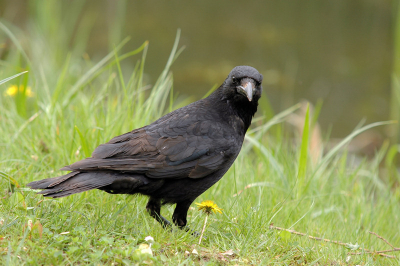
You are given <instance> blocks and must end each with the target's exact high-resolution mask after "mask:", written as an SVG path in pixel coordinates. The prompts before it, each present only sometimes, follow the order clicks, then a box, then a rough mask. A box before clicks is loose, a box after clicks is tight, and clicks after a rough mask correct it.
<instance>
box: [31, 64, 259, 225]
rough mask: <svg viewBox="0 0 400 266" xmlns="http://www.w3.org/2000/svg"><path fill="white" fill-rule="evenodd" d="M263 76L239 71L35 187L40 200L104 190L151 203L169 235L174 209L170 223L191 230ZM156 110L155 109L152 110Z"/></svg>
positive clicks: (238, 140)
mask: <svg viewBox="0 0 400 266" xmlns="http://www.w3.org/2000/svg"><path fill="white" fill-rule="evenodd" d="M262 79H263V77H262V75H261V74H260V73H259V72H258V71H257V70H256V69H255V68H253V67H250V66H237V67H235V68H234V69H233V70H232V71H231V72H230V73H229V75H228V77H227V79H226V80H225V82H224V83H223V84H222V85H221V86H220V87H219V88H218V89H217V90H215V91H214V92H213V93H212V94H211V95H210V96H208V97H207V98H204V99H202V100H199V101H197V102H194V103H191V104H189V105H187V106H185V107H182V108H179V109H177V110H175V111H173V112H171V113H169V114H167V115H165V116H163V117H161V118H160V119H158V120H157V121H155V122H154V123H152V124H150V125H148V126H145V127H142V128H138V129H135V130H133V131H131V132H128V133H126V134H123V135H121V136H117V137H115V138H113V139H112V140H110V141H109V142H107V143H105V144H102V145H100V146H98V147H97V148H96V149H95V150H94V152H93V154H92V157H90V158H86V159H84V160H81V161H78V162H76V163H74V164H71V165H68V166H65V167H64V168H62V169H61V170H64V171H71V172H70V173H68V174H66V175H63V176H59V177H53V178H48V179H43V180H39V181H34V182H31V183H29V184H28V186H29V187H31V188H33V189H43V191H41V192H39V194H43V195H44V196H45V197H52V198H60V197H65V196H69V195H71V194H75V193H79V192H83V191H87V190H91V189H95V188H96V189H100V190H104V191H106V192H108V193H112V194H142V195H146V196H149V197H150V198H149V201H148V203H147V206H146V209H147V211H148V212H149V213H150V215H151V216H152V217H154V218H155V219H156V220H157V221H158V222H159V223H161V225H163V226H164V227H166V226H169V225H170V222H169V221H168V220H167V219H165V218H164V217H163V216H161V214H160V209H161V205H163V204H175V203H176V208H175V211H174V214H173V216H172V221H173V222H174V224H175V225H177V226H179V227H180V228H185V227H186V222H187V221H186V217H187V211H188V209H189V206H190V204H191V203H192V202H193V201H194V200H195V199H196V198H197V197H198V196H199V195H201V194H202V193H203V192H205V191H206V190H207V189H209V188H210V187H211V186H212V185H214V184H215V183H216V182H217V181H218V180H220V179H221V177H222V176H223V175H224V174H225V173H226V171H228V169H229V167H230V166H231V165H232V163H233V162H234V161H235V159H236V157H237V156H238V154H239V152H240V149H241V147H242V144H243V140H244V135H245V133H246V131H247V129H248V128H249V126H250V124H251V119H252V117H253V116H254V114H255V112H256V111H257V105H258V99H259V98H260V97H261V91H262V88H261V82H262ZM154 108H156V106H155V107H154Z"/></svg>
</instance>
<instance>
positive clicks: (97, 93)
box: [0, 23, 400, 265]
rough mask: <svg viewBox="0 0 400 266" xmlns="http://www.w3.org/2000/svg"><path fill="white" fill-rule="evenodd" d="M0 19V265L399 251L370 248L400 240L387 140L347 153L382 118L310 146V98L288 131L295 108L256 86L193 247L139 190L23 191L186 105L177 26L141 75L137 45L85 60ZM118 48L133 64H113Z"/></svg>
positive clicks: (237, 261) (349, 259)
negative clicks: (164, 54) (297, 124)
mask: <svg viewBox="0 0 400 266" xmlns="http://www.w3.org/2000/svg"><path fill="white" fill-rule="evenodd" d="M0 28H1V29H2V31H3V32H5V34H6V35H7V37H8V38H9V39H10V41H11V44H10V45H9V48H8V50H7V55H6V56H4V57H3V59H2V60H1V61H0V63H1V71H0V73H1V76H0V80H2V81H1V83H2V84H1V85H0V149H1V152H0V177H1V179H0V180H1V183H0V184H1V185H0V193H1V201H0V264H1V265H24V264H28V265H69V264H80V265H82V264H93V265H102V264H106V265H132V264H152V265H192V264H195V265H197V264H202V265H203V264H208V265H218V264H223V265H225V264H227V265H267V264H277V265H285V264H286V265H348V264H350V265H357V264H360V265H392V264H394V265H398V264H399V262H400V260H399V258H400V257H399V254H400V253H399V252H385V253H383V255H382V253H381V254H378V253H376V252H372V251H382V250H389V249H395V247H400V233H399V232H400V188H399V186H398V184H399V181H400V179H399V174H398V170H397V169H396V166H395V162H396V155H397V154H398V152H399V146H398V145H393V144H390V143H389V141H386V142H384V144H383V145H382V147H381V148H380V149H379V150H377V151H376V153H375V154H374V155H373V156H372V157H369V158H367V157H364V156H359V155H355V154H352V153H350V152H349V151H348V148H347V145H348V144H349V143H350V141H351V140H352V139H353V138H354V137H356V136H357V135H358V134H360V133H362V132H366V131H368V130H370V129H371V128H373V127H379V126H385V125H387V124H388V123H391V122H378V123H374V124H369V125H363V124H362V123H360V124H359V125H354V127H355V130H354V131H353V132H349V135H348V137H347V138H344V139H343V140H341V141H340V142H338V143H337V145H336V146H334V147H330V148H328V147H324V143H327V142H328V140H329V136H325V135H324V134H323V135H322V137H321V138H320V139H317V141H319V145H317V150H318V149H319V151H320V152H318V151H317V152H315V150H312V149H311V148H310V147H311V144H312V143H313V141H315V140H316V139H315V136H314V135H313V132H315V131H314V130H315V128H316V126H317V121H318V110H319V107H320V106H317V107H316V109H315V110H314V112H309V111H305V112H304V113H305V116H304V117H305V119H304V120H305V121H303V124H304V125H305V126H304V131H303V134H302V135H300V134H297V133H294V132H293V128H292V127H291V126H289V125H288V123H287V122H286V121H287V120H288V119H289V118H290V117H293V116H291V115H293V113H295V112H298V111H299V108H300V105H295V106H293V107H292V108H290V109H288V110H284V111H283V112H280V113H273V112H272V111H271V108H270V106H269V104H268V88H267V87H265V88H264V95H263V100H262V101H261V103H260V110H259V112H258V114H257V116H256V117H255V119H254V120H253V125H252V127H251V128H250V130H249V131H248V133H247V137H246V141H245V143H244V146H243V148H242V152H241V153H240V155H239V157H238V158H237V160H236V162H235V163H234V165H233V166H232V168H231V169H230V170H229V171H228V173H227V174H226V175H225V176H224V177H223V178H222V179H221V180H220V181H219V182H218V183H217V184H216V185H214V186H213V187H212V188H211V189H209V190H208V191H207V192H206V193H204V194H203V195H201V196H200V197H199V198H198V199H197V200H196V202H198V203H200V202H202V201H205V200H212V201H214V202H215V203H216V204H217V205H218V206H219V207H220V208H221V209H222V213H216V214H213V215H210V216H209V218H208V222H207V226H206V229H205V232H204V235H205V238H204V239H203V240H202V242H201V244H198V241H199V238H198V237H194V236H192V235H191V234H190V233H189V232H185V231H181V230H179V229H177V228H173V230H172V231H169V230H164V229H163V228H162V227H161V226H160V225H159V224H158V223H157V222H156V221H155V220H154V219H153V218H151V217H150V216H149V215H148V214H147V213H146V211H145V205H146V198H145V197H143V196H129V195H110V194H107V193H104V192H102V191H97V190H96V191H88V192H84V193H82V194H77V195H73V196H70V197H66V198H61V199H47V198H43V197H42V196H41V195H36V193H35V191H32V190H30V189H27V188H26V187H25V185H26V184H27V183H29V182H31V181H33V180H39V179H43V178H48V177H52V176H55V175H59V174H60V172H58V169H60V168H61V167H63V166H65V165H67V164H70V163H73V162H75V161H77V160H80V159H83V158H85V157H88V156H90V154H91V152H92V151H93V150H94V148H95V147H96V146H98V145H99V144H101V143H104V142H106V141H108V140H109V139H111V138H112V137H113V136H116V135H119V134H122V133H125V132H128V131H130V130H132V129H135V128H138V127H141V126H144V125H146V124H148V123H151V122H152V121H154V120H156V119H157V118H159V117H160V116H162V115H163V114H166V113H168V112H169V111H171V110H174V109H176V108H179V107H181V106H184V105H186V104H187V103H189V102H191V101H192V100H193V99H188V98H185V97H181V96H179V95H176V93H175V94H174V91H173V76H172V73H171V72H170V67H171V65H172V64H173V61H174V60H176V59H177V56H178V55H179V53H180V52H182V50H180V49H179V32H178V35H177V37H176V41H175V44H174V46H173V48H172V52H171V56H170V58H169V59H168V60H167V62H165V63H164V64H165V68H164V70H163V72H162V73H160V75H159V78H158V80H157V82H155V83H154V84H146V83H145V81H144V73H145V58H146V53H147V47H148V43H147V42H145V40H143V45H142V46H140V47H138V49H137V50H134V51H130V52H123V49H122V47H123V46H124V44H125V43H126V42H128V41H129V40H128V39H126V40H124V41H123V42H122V43H121V44H119V45H117V46H115V47H114V48H113V49H110V52H109V54H108V55H106V56H105V57H104V58H100V59H98V60H97V59H91V58H90V57H89V56H87V55H85V54H84V56H82V53H80V50H79V49H80V48H79V47H78V48H79V49H78V48H76V47H75V49H71V48H69V47H68V45H64V46H63V45H56V44H62V43H63V40H57V42H55V41H54V40H51V39H50V40H47V39H46V38H45V37H44V36H40V35H39V34H35V33H32V34H31V35H28V36H25V39H23V40H22V39H20V37H19V35H16V33H15V29H14V28H13V27H12V26H11V25H5V24H3V23H0ZM52 41H54V42H52ZM27 42H28V43H30V45H28V46H26V43H27ZM25 47H28V48H25ZM131 57H133V58H136V59H137V64H136V65H135V66H130V67H127V66H125V65H124V60H125V59H126V58H131ZM178 60H179V59H178ZM160 64H161V62H160ZM232 67H233V66H232ZM25 71H27V72H25ZM18 73H20V75H19V76H18V77H14V78H13V79H11V80H8V81H7V80H5V79H7V78H9V77H12V76H13V75H16V74H18ZM227 74H228V73H227ZM216 82H222V81H216ZM210 89H211V88H210ZM322 108H323V106H322ZM306 110H307V109H306ZM322 149H324V152H321V150H322ZM173 207H174V206H168V207H166V208H164V209H163V214H164V216H166V217H168V218H170V217H171V215H172V211H173ZM204 220H205V214H204V213H202V212H201V211H199V210H198V209H197V206H196V205H195V204H193V205H192V208H191V209H190V210H189V216H188V223H189V225H190V226H191V228H193V229H195V230H197V231H201V229H202V227H203V223H204ZM282 229H287V230H290V231H286V230H282ZM370 232H373V233H375V234H373V233H370ZM301 234H305V235H301ZM376 234H377V235H376ZM147 236H151V237H152V238H153V239H154V241H146V240H145V238H146V237H147ZM379 236H380V237H379ZM318 238H323V239H327V240H326V241H321V240H320V239H318ZM382 238H383V239H382ZM385 240H386V241H388V242H389V243H390V244H388V243H386V242H385ZM150 244H151V245H150ZM390 245H393V247H391V246H390ZM150 250H151V252H150ZM150 253H151V254H150Z"/></svg>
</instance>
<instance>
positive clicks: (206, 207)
mask: <svg viewBox="0 0 400 266" xmlns="http://www.w3.org/2000/svg"><path fill="white" fill-rule="evenodd" d="M196 205H197V206H199V211H203V212H204V213H205V214H207V216H206V218H205V219H204V225H203V230H201V234H200V239H199V245H200V244H201V240H202V239H203V234H204V231H205V230H206V225H207V219H208V216H209V215H210V214H212V213H217V212H219V213H222V209H221V208H218V205H217V204H215V203H214V202H213V201H211V200H206V201H203V202H202V203H196Z"/></svg>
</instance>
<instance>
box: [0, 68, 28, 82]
mask: <svg viewBox="0 0 400 266" xmlns="http://www.w3.org/2000/svg"><path fill="white" fill-rule="evenodd" d="M25 73H28V71H24V72H21V73H18V74H15V75H13V76H11V77H8V78H5V79H2V80H0V85H1V84H4V83H6V82H7V81H10V80H12V79H15V78H16V77H19V76H21V75H23V74H25Z"/></svg>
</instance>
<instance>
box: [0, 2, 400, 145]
mask: <svg viewBox="0 0 400 266" xmlns="http://www.w3.org/2000/svg"><path fill="white" fill-rule="evenodd" d="M396 8H397V1H390V0H363V1H359V0H351V1H350V0H347V1H345V0H326V1H317V0H310V1H297V0H285V1H268V2H267V1H246V2H244V1H233V0H230V1H209V0H204V1H176V0H172V1H154V0H148V1H122V0H104V1H100V0H87V1H82V0H79V1H55V0H46V1H38V0H30V1H27V0H8V1H7V0H0V16H1V22H2V23H3V25H6V26H7V29H10V30H12V32H13V34H14V35H15V36H16V38H18V40H19V41H20V44H21V46H23V48H24V51H25V52H26V53H27V55H26V56H27V57H28V58H31V57H33V56H35V57H39V59H40V60H39V61H41V62H42V66H41V67H43V68H44V69H46V67H51V66H53V65H54V64H59V65H62V64H64V62H65V60H66V57H67V55H66V54H65V51H66V50H68V51H71V55H72V56H75V57H80V58H83V59H87V58H90V59H91V60H92V61H93V62H96V61H99V60H101V59H102V58H103V57H104V56H105V55H106V54H107V53H108V52H110V51H112V49H113V47H115V46H116V45H118V44H119V43H120V42H121V41H122V40H123V39H124V38H126V37H127V36H130V37H131V39H130V41H129V42H128V43H127V44H126V45H125V46H124V48H123V51H125V52H127V51H131V50H134V49H136V48H137V47H139V46H140V45H141V44H142V43H143V42H144V41H146V40H148V41H149V48H148V51H147V57H146V63H145V65H146V66H145V79H146V81H145V83H146V84H154V82H155V81H156V79H157V77H158V76H159V75H160V72H161V71H162V70H163V68H164V66H165V64H166V61H167V59H168V56H169V54H170V52H171V49H172V45H173V42H174V39H175V36H176V33H177V29H181V38H180V46H184V47H185V49H184V51H183V52H182V53H181V54H180V55H179V57H178V59H177V60H176V61H175V62H174V64H173V66H172V71H173V76H174V90H175V92H178V93H179V94H180V95H182V96H186V97H189V96H190V97H192V99H193V100H197V99H199V98H201V97H202V96H204V94H206V93H207V91H209V90H210V89H211V88H212V87H213V86H216V85H219V84H220V83H222V81H223V80H224V79H225V78H226V76H227V75H228V73H229V71H230V70H231V69H232V68H233V67H234V66H237V65H251V66H254V67H255V68H257V69H258V70H259V71H260V72H261V73H262V74H263V75H264V82H263V87H264V92H265V93H264V96H266V99H268V101H269V103H270V105H271V108H272V109H273V110H274V112H280V111H282V110H284V109H285V108H288V107H290V106H292V105H294V104H296V103H298V102H299V101H301V100H302V99H306V100H308V101H310V102H311V103H313V104H316V103H317V102H322V109H321V113H320V116H319V123H320V126H321V128H322V131H323V132H329V134H330V136H331V137H337V138H342V137H344V136H346V135H348V134H349V133H350V132H351V131H352V130H353V129H354V128H355V127H356V126H357V124H358V123H359V122H360V121H362V120H363V119H365V120H366V121H365V122H366V123H370V122H374V121H382V120H388V119H389V118H390V116H391V115H390V112H391V111H392V112H393V109H395V108H394V107H393V105H392V103H391V98H393V96H391V95H393V92H391V84H392V81H391V76H392V73H394V71H395V69H394V68H395V67H394V64H393V58H394V56H395V49H394V48H393V47H394V46H395V33H396V27H395V25H396V10H397V9H396ZM24 36H25V37H26V39H25V41H24ZM35 38H36V39H37V40H39V41H37V42H35V43H31V40H32V39H35ZM28 40H29V41H28ZM14 45H15V44H14V42H13V41H12V38H10V35H9V34H6V33H5V31H4V27H3V28H2V29H1V30H0V59H1V60H2V61H1V62H2V65H1V66H0V68H1V69H0V75H1V78H5V77H7V75H8V76H10V75H13V74H15V73H17V72H18V71H19V70H20V69H13V68H12V67H13V66H9V65H7V64H6V63H5V61H6V60H7V56H9V54H8V53H9V51H10V49H11V48H12V47H13V46H14ZM31 46H35V47H34V48H32V47H31ZM33 49H35V51H38V50H39V51H41V52H39V53H38V52H35V53H34V54H30V51H31V50H33ZM58 50H59V52H57V51H58ZM57 53H58V54H57ZM49 55H52V56H51V57H52V58H48V57H49ZM37 59H38V58H36V61H38V60H37ZM137 60H138V59H137V58H128V59H127V60H125V61H124V62H123V71H126V72H129V71H131V70H132V69H133V68H134V66H135V63H136V61H137ZM32 61H34V60H32ZM50 61H52V62H50ZM49 71H51V69H49ZM76 71H79V69H77V70H76ZM44 73H46V71H44ZM50 87H51V85H50ZM396 108H397V107H396ZM391 109H392V110H391ZM392 117H393V114H392ZM394 118H395V117H394ZM379 130H380V131H379ZM379 130H378V133H377V134H378V135H379V138H381V137H383V138H386V137H390V135H393V134H395V133H393V131H392V132H391V133H390V132H389V131H388V130H386V129H384V128H381V129H379Z"/></svg>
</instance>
